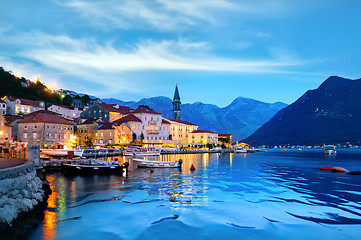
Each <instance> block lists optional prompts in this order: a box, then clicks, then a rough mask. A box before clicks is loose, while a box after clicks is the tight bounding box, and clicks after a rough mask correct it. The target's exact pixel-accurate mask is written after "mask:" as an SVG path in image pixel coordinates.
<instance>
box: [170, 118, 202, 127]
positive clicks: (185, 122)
mask: <svg viewBox="0 0 361 240" xmlns="http://www.w3.org/2000/svg"><path fill="white" fill-rule="evenodd" d="M167 119H168V120H170V121H173V122H178V123H183V124H187V125H193V126H197V125H195V124H193V123H190V122H187V121H182V120H176V119H172V118H167Z"/></svg>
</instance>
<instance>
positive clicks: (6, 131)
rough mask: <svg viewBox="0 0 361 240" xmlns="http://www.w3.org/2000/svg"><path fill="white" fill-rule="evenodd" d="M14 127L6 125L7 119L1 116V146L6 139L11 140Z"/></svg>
mask: <svg viewBox="0 0 361 240" xmlns="http://www.w3.org/2000/svg"><path fill="white" fill-rule="evenodd" d="M11 130H12V126H10V125H9V124H7V123H6V119H5V117H4V116H3V115H2V114H0V144H1V143H2V142H3V141H4V140H5V138H9V140H10V138H11V136H12V135H11Z"/></svg>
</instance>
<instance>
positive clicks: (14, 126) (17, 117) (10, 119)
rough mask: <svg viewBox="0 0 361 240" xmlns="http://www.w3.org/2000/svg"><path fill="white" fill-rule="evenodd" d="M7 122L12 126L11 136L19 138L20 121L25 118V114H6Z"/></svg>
mask: <svg viewBox="0 0 361 240" xmlns="http://www.w3.org/2000/svg"><path fill="white" fill-rule="evenodd" d="M4 117H5V122H6V123H7V124H8V125H9V126H11V127H12V128H11V137H13V138H14V139H15V140H17V138H18V121H20V120H22V119H24V117H23V116H20V115H10V114H6V115H5V116H4Z"/></svg>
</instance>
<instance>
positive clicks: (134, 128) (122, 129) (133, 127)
mask: <svg viewBox="0 0 361 240" xmlns="http://www.w3.org/2000/svg"><path fill="white" fill-rule="evenodd" d="M133 129H135V125H133ZM122 130H123V127H122Z"/></svg>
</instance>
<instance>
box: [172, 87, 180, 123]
mask: <svg viewBox="0 0 361 240" xmlns="http://www.w3.org/2000/svg"><path fill="white" fill-rule="evenodd" d="M173 118H174V119H176V120H181V101H180V97H179V92H178V86H177V85H176V86H175V92H174V98H173Z"/></svg>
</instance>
